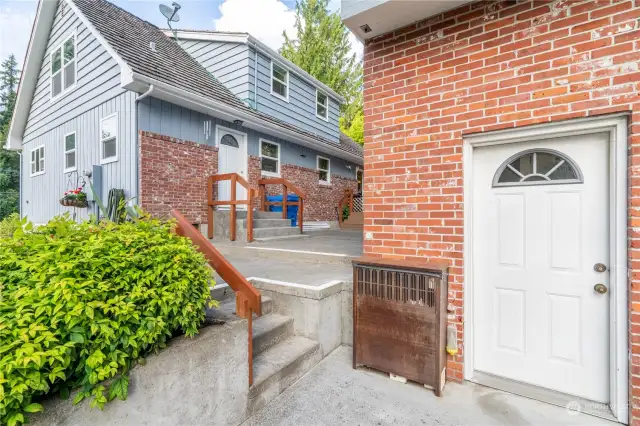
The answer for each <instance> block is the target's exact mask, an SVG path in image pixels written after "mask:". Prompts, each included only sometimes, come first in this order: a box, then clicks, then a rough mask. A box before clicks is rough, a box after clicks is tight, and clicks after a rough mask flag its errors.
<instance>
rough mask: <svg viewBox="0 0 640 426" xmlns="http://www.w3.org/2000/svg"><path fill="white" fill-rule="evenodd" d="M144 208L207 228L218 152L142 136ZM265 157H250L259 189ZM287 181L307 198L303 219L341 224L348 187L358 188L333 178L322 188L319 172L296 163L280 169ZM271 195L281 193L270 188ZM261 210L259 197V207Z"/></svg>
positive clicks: (165, 138) (152, 135) (254, 184)
mask: <svg viewBox="0 0 640 426" xmlns="http://www.w3.org/2000/svg"><path fill="white" fill-rule="evenodd" d="M139 152H140V203H141V205H142V207H143V208H144V209H145V210H146V211H148V212H149V213H151V214H153V215H157V216H161V215H168V213H169V211H170V210H171V208H173V207H176V208H179V209H180V211H181V212H182V213H183V214H184V215H185V216H186V217H187V219H189V220H190V221H192V222H193V223H207V178H208V177H209V176H211V175H213V174H216V173H217V172H218V149H217V148H215V147H211V146H209V145H202V144H198V143H195V142H189V141H184V140H181V139H176V138H171V137H168V136H164V135H159V134H155V133H150V132H140V146H139ZM260 168H261V167H260V158H259V157H254V156H249V159H248V181H249V184H250V185H251V186H252V187H253V188H256V189H257V188H258V180H259V179H260V178H261V171H260ZM281 175H282V177H283V178H285V179H287V180H289V181H291V182H292V183H293V184H294V185H296V186H298V187H299V188H300V189H302V190H303V191H304V192H305V194H306V196H307V199H306V201H305V206H304V220H305V221H316V220H323V221H324V220H333V221H337V220H338V217H337V215H336V205H337V203H338V201H339V200H340V199H341V198H342V196H343V195H344V190H345V189H347V188H350V189H353V190H354V191H355V190H356V189H357V182H356V180H355V179H346V178H343V177H341V176H338V175H331V185H329V186H324V185H320V184H319V183H318V173H317V172H316V171H315V170H311V169H307V168H304V167H298V166H294V165H291V164H283V165H282V166H281ZM267 190H268V191H269V192H270V193H271V194H281V193H282V188H281V187H280V186H275V185H270V186H269V187H268V188H267ZM258 206H259V200H258V199H257V198H256V199H255V201H254V207H256V208H257V207H258Z"/></svg>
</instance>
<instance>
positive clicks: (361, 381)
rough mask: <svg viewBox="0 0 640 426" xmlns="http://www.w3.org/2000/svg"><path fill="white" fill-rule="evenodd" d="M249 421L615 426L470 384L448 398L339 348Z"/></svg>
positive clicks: (451, 386)
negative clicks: (357, 365)
mask: <svg viewBox="0 0 640 426" xmlns="http://www.w3.org/2000/svg"><path fill="white" fill-rule="evenodd" d="M244 425H245V426H249V425H256V426H258V425H260V426H268V425H291V426H294V425H295V426H299V425H305V426H312V425H394V426H404V425H443V426H448V425H461V426H462V425H464V426H467V425H482V426H485V425H509V426H529V425H532V426H533V425H535V426H537V425H540V426H547V425H549V426H551V425H563V426H566V425H576V426H578V425H580V426H590V425H609V426H613V425H617V423H612V422H608V421H606V420H602V419H599V418H596V417H592V416H588V415H585V414H578V413H576V412H572V411H568V410H566V409H565V408H562V407H556V406H553V405H548V404H545V403H542V402H538V401H534V400H531V399H527V398H523V397H520V396H517V395H512V394H508V393H505V392H501V391H497V390H494V389H491V388H487V387H483V386H479V385H474V384H472V383H464V384H456V383H447V386H446V387H445V392H444V396H443V397H442V398H437V397H436V396H434V395H433V392H431V391H429V390H427V389H424V388H422V387H420V386H418V385H415V384H402V383H398V382H394V381H391V380H389V379H388V378H387V376H386V375H384V374H382V373H379V372H374V371H372V370H367V369H358V370H353V369H352V368H351V348H350V347H345V346H343V347H340V348H338V349H336V350H335V351H334V352H333V353H331V354H330V355H329V356H328V357H327V358H325V359H324V360H323V361H322V362H321V363H320V364H318V365H317V366H316V367H314V368H313V369H312V370H311V371H309V372H308V373H307V374H306V375H305V376H303V377H302V378H301V379H300V380H299V381H298V382H297V383H295V384H294V385H293V386H291V387H290V388H289V389H287V390H286V391H285V392H284V393H283V394H281V395H280V396H279V397H278V398H276V399H275V400H274V401H272V402H271V403H270V404H269V405H268V406H266V407H265V408H264V409H263V410H262V411H260V412H259V413H257V414H256V415H255V416H253V417H252V418H250V419H248V420H247V421H246V422H245V423H244Z"/></svg>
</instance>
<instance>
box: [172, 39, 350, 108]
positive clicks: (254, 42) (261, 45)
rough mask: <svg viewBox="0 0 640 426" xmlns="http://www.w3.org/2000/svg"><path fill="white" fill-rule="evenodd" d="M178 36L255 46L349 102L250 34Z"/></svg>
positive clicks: (309, 80)
mask: <svg viewBox="0 0 640 426" xmlns="http://www.w3.org/2000/svg"><path fill="white" fill-rule="evenodd" d="M163 31H164V33H165V35H167V36H169V37H172V36H173V32H171V30H163ZM176 35H177V37H178V39H186V40H199V41H220V42H230V43H243V44H246V45H254V46H255V47H257V48H258V50H260V51H262V53H263V54H265V55H267V56H269V57H270V58H271V59H274V60H276V61H277V62H279V63H280V65H282V66H284V67H285V68H289V69H290V70H291V71H292V72H293V73H295V74H296V75H298V76H299V77H300V78H302V79H303V80H305V81H307V82H308V83H309V84H312V85H314V86H316V87H317V88H319V89H320V90H321V91H322V92H325V93H326V94H327V95H329V96H331V97H332V98H334V99H336V100H337V101H338V102H340V103H342V104H344V103H345V102H346V101H347V100H346V99H345V98H344V97H343V96H341V95H340V94H338V93H336V92H335V91H334V90H333V89H332V88H330V87H329V86H327V85H326V84H324V83H323V82H321V81H320V80H318V79H316V78H315V77H313V76H312V75H310V74H309V73H308V72H306V71H305V70H303V69H302V68H300V67H299V66H297V65H296V64H294V63H293V62H291V61H290V60H288V59H286V58H285V57H284V56H282V55H281V54H279V53H278V52H276V51H275V50H273V49H272V48H270V47H269V46H267V45H266V44H264V43H263V42H261V41H260V40H258V39H257V38H255V37H254V36H252V35H251V34H249V33H220V32H218V33H207V32H200V31H181V30H176Z"/></svg>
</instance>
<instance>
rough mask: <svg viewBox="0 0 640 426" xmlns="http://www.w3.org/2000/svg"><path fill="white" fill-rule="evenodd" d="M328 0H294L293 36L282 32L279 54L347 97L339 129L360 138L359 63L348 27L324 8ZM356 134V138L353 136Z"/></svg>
mask: <svg viewBox="0 0 640 426" xmlns="http://www.w3.org/2000/svg"><path fill="white" fill-rule="evenodd" d="M328 3H329V0H298V1H296V24H295V28H296V35H295V37H294V38H290V37H289V35H288V34H287V33H286V32H284V33H283V36H284V44H283V45H282V47H281V48H280V54H281V55H282V56H284V57H285V58H287V59H288V60H290V61H291V62H293V63H294V64H296V65H297V66H299V67H300V68H302V69H303V70H305V71H306V72H308V73H309V74H311V75H312V76H314V77H315V78H317V79H318V80H320V81H321V82H323V83H324V84H326V85H327V86H329V87H331V88H332V89H333V90H334V91H335V92H337V93H339V94H340V95H342V96H343V97H344V98H345V99H346V100H347V102H346V104H345V105H343V107H342V111H341V119H340V127H341V130H342V131H343V132H344V133H346V134H348V135H349V136H351V137H352V138H353V139H354V140H357V141H362V139H363V137H362V130H360V131H359V130H358V129H362V127H363V126H362V125H358V123H357V122H356V123H354V120H356V119H357V120H359V118H358V117H359V116H361V115H362V64H361V63H360V62H359V61H358V60H357V58H356V55H355V54H354V53H352V52H351V44H350V42H349V30H348V29H347V27H345V26H344V25H343V24H342V21H341V20H340V15H339V14H338V12H334V13H330V12H329V10H328V9H327V5H328ZM354 136H355V137H354Z"/></svg>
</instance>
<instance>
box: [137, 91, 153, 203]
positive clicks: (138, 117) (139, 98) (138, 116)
mask: <svg viewBox="0 0 640 426" xmlns="http://www.w3.org/2000/svg"><path fill="white" fill-rule="evenodd" d="M152 92H153V84H150V85H149V88H148V89H147V91H146V92H144V93H143V94H142V95H139V96H138V97H137V98H136V102H135V105H136V108H135V109H136V110H135V111H134V112H135V114H136V120H135V121H136V198H137V203H136V204H138V205H140V124H139V122H140V111H139V102H140V101H141V100H143V99H144V98H146V97H147V96H149V95H151V93H152Z"/></svg>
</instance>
